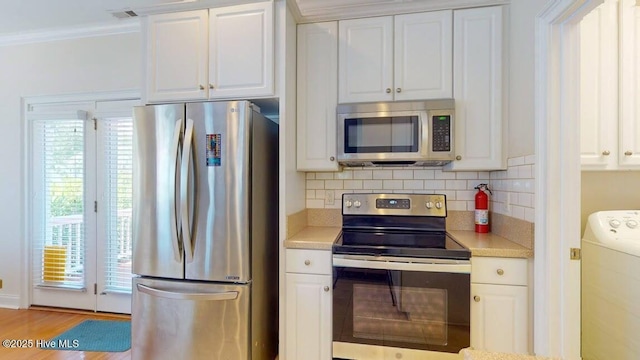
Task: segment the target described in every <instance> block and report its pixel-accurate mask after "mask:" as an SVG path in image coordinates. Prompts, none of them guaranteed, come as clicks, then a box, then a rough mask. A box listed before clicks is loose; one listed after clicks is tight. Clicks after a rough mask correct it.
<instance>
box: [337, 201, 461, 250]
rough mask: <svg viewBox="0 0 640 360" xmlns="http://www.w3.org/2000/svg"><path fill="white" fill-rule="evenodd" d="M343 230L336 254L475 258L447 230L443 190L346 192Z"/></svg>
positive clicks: (343, 206) (343, 207) (343, 204)
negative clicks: (427, 192) (426, 191)
mask: <svg viewBox="0 0 640 360" xmlns="http://www.w3.org/2000/svg"><path fill="white" fill-rule="evenodd" d="M342 214H343V216H342V220H343V221H342V222H343V227H342V234H341V235H340V237H339V238H338V240H337V241H336V243H335V244H334V245H333V253H334V254H351V255H373V256H402V257H425V258H441V259H465V260H466V259H469V258H470V257H471V251H470V250H469V249H467V248H465V247H464V246H462V245H461V244H459V243H458V242H456V241H455V240H454V239H452V238H451V237H449V236H448V235H447V233H446V231H445V225H446V197H445V195H438V194H344V195H343V199H342Z"/></svg>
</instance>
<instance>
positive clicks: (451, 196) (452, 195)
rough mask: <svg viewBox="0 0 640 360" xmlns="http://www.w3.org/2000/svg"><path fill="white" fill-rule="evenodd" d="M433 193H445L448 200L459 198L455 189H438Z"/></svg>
mask: <svg viewBox="0 0 640 360" xmlns="http://www.w3.org/2000/svg"><path fill="white" fill-rule="evenodd" d="M433 194H440V195H444V196H446V197H447V201H449V200H458V199H457V196H456V191H455V190H438V191H435V192H433Z"/></svg>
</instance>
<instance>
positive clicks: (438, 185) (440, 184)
mask: <svg viewBox="0 0 640 360" xmlns="http://www.w3.org/2000/svg"><path fill="white" fill-rule="evenodd" d="M424 188H425V189H427V190H430V189H433V190H444V189H445V187H444V180H425V181H424Z"/></svg>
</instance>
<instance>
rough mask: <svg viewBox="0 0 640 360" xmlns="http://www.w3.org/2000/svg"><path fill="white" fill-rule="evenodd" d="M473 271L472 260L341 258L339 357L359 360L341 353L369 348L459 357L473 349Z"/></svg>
mask: <svg viewBox="0 0 640 360" xmlns="http://www.w3.org/2000/svg"><path fill="white" fill-rule="evenodd" d="M419 261H424V262H419ZM470 270H471V265H470V263H469V261H467V260H444V259H443V260H439V259H415V258H410V259H406V258H404V259H403V258H396V257H391V258H385V257H373V256H354V255H338V254H335V255H334V258H333V274H334V282H333V341H334V356H335V357H344V358H357V357H354V355H353V354H354V352H353V351H346V352H345V353H343V354H340V353H339V352H340V349H342V350H344V349H354V348H355V349H360V353H362V352H363V351H362V349H363V345H364V347H367V346H371V347H376V348H380V347H390V348H402V349H415V350H424V351H435V352H444V353H455V354H457V353H458V352H459V351H460V350H461V349H463V348H466V347H469V344H470V333H469V317H470V303H469V302H470V287H471V283H470ZM336 350H338V351H336ZM343 352H344V351H343ZM365 352H369V353H371V352H372V350H371V349H365Z"/></svg>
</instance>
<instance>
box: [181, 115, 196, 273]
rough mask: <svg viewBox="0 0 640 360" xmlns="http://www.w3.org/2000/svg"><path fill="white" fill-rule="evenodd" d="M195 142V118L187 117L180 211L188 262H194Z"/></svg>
mask: <svg viewBox="0 0 640 360" xmlns="http://www.w3.org/2000/svg"><path fill="white" fill-rule="evenodd" d="M192 144H193V120H191V119H187V129H186V131H185V134H184V147H183V149H182V161H181V163H180V166H181V168H180V212H181V215H182V216H181V218H182V242H183V244H184V252H185V254H186V255H185V258H186V261H187V262H188V263H190V262H193V242H192V239H191V226H190V223H191V222H190V221H189V220H190V219H189V218H190V217H191V216H190V214H189V166H190V165H191V155H192Z"/></svg>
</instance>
